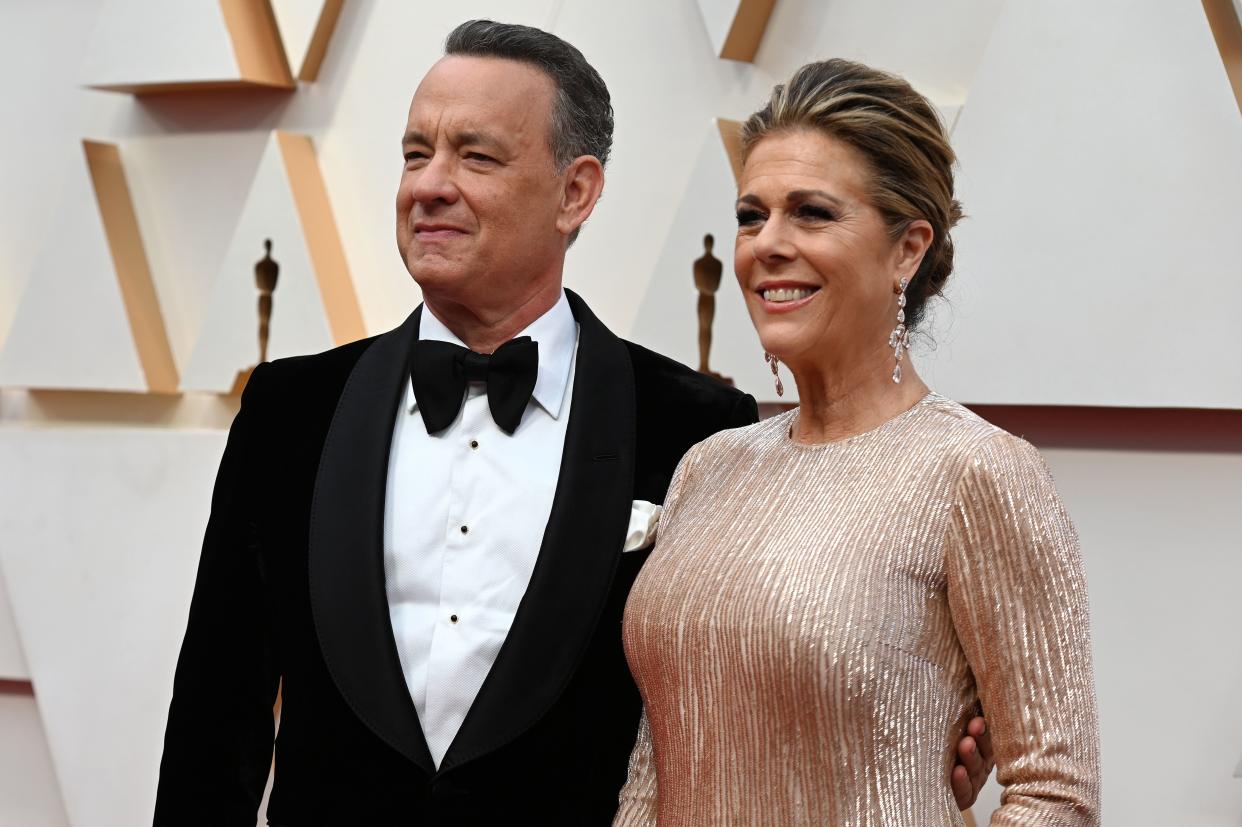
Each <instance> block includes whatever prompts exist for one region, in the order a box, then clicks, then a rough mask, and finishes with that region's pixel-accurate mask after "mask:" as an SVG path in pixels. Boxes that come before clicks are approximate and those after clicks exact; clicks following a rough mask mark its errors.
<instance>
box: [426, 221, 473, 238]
mask: <svg viewBox="0 0 1242 827" xmlns="http://www.w3.org/2000/svg"><path fill="white" fill-rule="evenodd" d="M463 235H466V231H465V230H463V229H462V228H461V227H456V226H454V225H452V224H440V223H435V222H430V221H428V222H419V223H416V224H415V225H414V237H415V238H417V239H418V240H419V241H448V240H450V239H454V238H458V237H460V236H463Z"/></svg>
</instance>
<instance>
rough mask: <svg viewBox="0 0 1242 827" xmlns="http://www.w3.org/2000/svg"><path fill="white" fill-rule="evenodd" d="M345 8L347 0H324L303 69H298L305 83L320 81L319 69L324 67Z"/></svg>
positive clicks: (303, 60) (303, 61) (304, 59)
mask: <svg viewBox="0 0 1242 827" xmlns="http://www.w3.org/2000/svg"><path fill="white" fill-rule="evenodd" d="M344 7H345V0H324V4H323V7H322V8H321V9H320V10H319V19H318V20H317V21H316V23H315V31H314V32H313V33H312V34H311V39H310V44H309V45H308V46H307V47H306V56H305V57H304V58H303V59H302V67H301V68H300V69H298V80H300V81H302V82H303V83H314V82H315V81H316V80H318V79H319V67H320V66H322V65H323V58H324V55H325V54H327V52H328V41H330V40H331V39H332V32H334V31H335V30H336V21H337V20H338V19H339V18H340V16H341V9H343V8H344Z"/></svg>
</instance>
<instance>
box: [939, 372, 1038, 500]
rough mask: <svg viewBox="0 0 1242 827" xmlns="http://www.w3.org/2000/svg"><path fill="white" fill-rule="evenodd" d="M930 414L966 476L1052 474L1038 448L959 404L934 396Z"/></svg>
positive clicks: (1005, 476)
mask: <svg viewBox="0 0 1242 827" xmlns="http://www.w3.org/2000/svg"><path fill="white" fill-rule="evenodd" d="M928 414H929V415H928V416H927V417H926V419H927V421H928V426H929V427H931V428H934V429H935V430H936V433H937V436H938V439H939V440H940V441H941V443H942V445H944V447H945V448H947V449H948V451H949V453H950V455H951V456H952V457H953V459H955V460H956V461H957V462H958V464H959V465H960V468H961V472H962V475H963V476H965V475H967V474H974V475H984V476H988V477H993V478H998V479H1002V480H1003V479H1005V478H1013V479H1016V478H1017V477H1020V476H1024V475H1029V474H1036V475H1040V476H1046V475H1048V473H1049V472H1048V466H1047V463H1046V462H1045V461H1044V458H1043V456H1042V455H1041V454H1040V453H1039V450H1038V449H1036V448H1035V446H1034V445H1032V444H1031V443H1030V442H1028V441H1027V440H1025V439H1023V438H1022V437H1021V436H1018V435H1016V434H1013V433H1010V432H1009V431H1006V430H1005V429H1004V428H1001V427H1000V426H999V425H995V424H993V423H991V422H989V421H988V420H986V419H984V418H983V417H982V416H980V415H979V414H977V413H975V412H974V411H972V410H970V409H969V408H967V407H966V406H965V405H962V404H961V403H959V402H955V401H953V400H952V399H949V398H947V397H944V396H940V395H939V394H936V393H933V394H931V395H930V396H929V398H928Z"/></svg>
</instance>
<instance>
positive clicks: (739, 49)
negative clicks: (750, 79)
mask: <svg viewBox="0 0 1242 827" xmlns="http://www.w3.org/2000/svg"><path fill="white" fill-rule="evenodd" d="M775 5H776V0H732V2H723V3H722V2H720V0H699V11H700V12H701V13H702V15H703V22H704V23H706V24H707V33H708V36H709V37H710V38H711V41H712V48H713V49H715V51H716V55H717V56H718V57H721V58H724V59H725V60H739V61H743V62H745V63H749V62H751V61H753V60H754V59H755V53H756V52H758V51H759V44H760V43H762V42H763V34H764V31H765V30H766V29H767V27H768V18H769V17H771V16H772V7H773V6H775Z"/></svg>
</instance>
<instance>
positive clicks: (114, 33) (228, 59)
mask: <svg viewBox="0 0 1242 827" xmlns="http://www.w3.org/2000/svg"><path fill="white" fill-rule="evenodd" d="M238 75H239V69H238V66H237V61H236V59H235V58H234V56H233V44H232V42H231V41H230V39H229V31H228V27H227V26H226V25H225V22H224V15H223V13H222V12H221V9H220V3H219V2H216V0H193V2H189V3H167V2H161V0H105V2H104V4H103V7H102V9H101V10H100V12H99V16H98V24H97V26H96V29H95V32H94V35H93V36H92V37H91V41H90V46H89V48H88V49H87V52H86V57H85V60H84V61H83V65H82V70H81V76H80V78H79V82H80V83H83V84H89V85H92V86H105V85H120V84H131V83H165V82H169V81H178V82H181V81H188V82H193V81H214V80H226V79H229V78H236V77H238Z"/></svg>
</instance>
